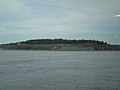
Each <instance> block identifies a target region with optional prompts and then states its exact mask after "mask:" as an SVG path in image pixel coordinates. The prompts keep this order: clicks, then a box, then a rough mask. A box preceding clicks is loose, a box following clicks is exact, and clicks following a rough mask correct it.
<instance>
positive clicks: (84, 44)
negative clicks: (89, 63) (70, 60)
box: [0, 39, 120, 51]
mask: <svg viewBox="0 0 120 90" xmlns="http://www.w3.org/2000/svg"><path fill="white" fill-rule="evenodd" d="M0 48H1V49H3V50H8V49H9V50H51V51H97V50H99V51H112V50H120V45H110V44H108V43H107V42H104V41H98V40H83V39H82V40H68V39H34V40H27V41H22V42H16V43H8V44H1V45H0Z"/></svg>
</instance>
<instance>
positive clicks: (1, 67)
mask: <svg viewBox="0 0 120 90" xmlns="http://www.w3.org/2000/svg"><path fill="white" fill-rule="evenodd" d="M0 90H120V52H119V51H116V52H115V51H111V52H110V51H109V52H108V51H105V52H103V51H93V52H92V51H81V52H73V51H72V52H70V51H69V52H68V51H7V50H0Z"/></svg>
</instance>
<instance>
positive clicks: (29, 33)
mask: <svg viewBox="0 0 120 90" xmlns="http://www.w3.org/2000/svg"><path fill="white" fill-rule="evenodd" d="M36 38H37V39H38V38H65V39H95V40H103V41H107V42H108V43H111V44H120V0H0V43H8V42H16V41H23V40H29V39H36Z"/></svg>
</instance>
